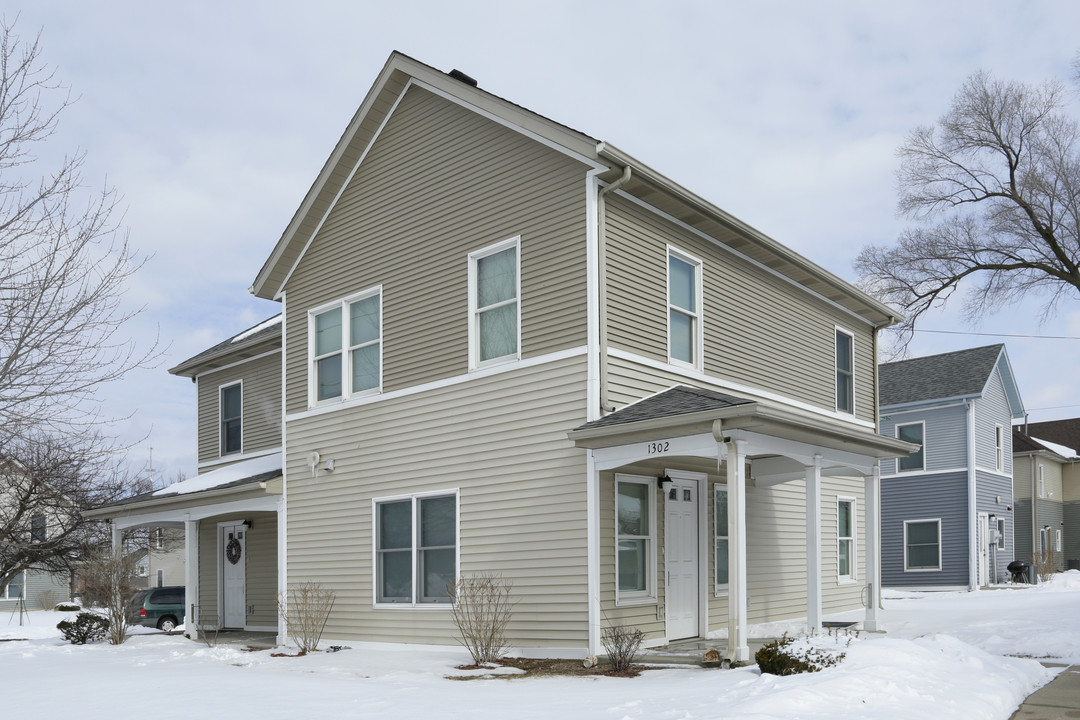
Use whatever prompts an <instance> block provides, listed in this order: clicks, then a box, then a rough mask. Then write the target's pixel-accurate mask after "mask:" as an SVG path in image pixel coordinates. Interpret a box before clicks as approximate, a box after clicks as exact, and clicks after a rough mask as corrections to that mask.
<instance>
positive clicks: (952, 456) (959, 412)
mask: <svg viewBox="0 0 1080 720" xmlns="http://www.w3.org/2000/svg"><path fill="white" fill-rule="evenodd" d="M882 412H883V414H882V417H881V430H880V432H881V434H882V435H885V436H886V437H896V426H897V425H906V424H908V423H914V422H920V421H922V422H925V427H924V428H923V441H924V443H925V450H924V452H923V459H924V461H925V463H926V470H927V471H928V472H929V471H934V470H955V469H956V468H961V467H966V466H967V454H968V448H967V410H966V409H965V408H964V406H963V405H953V406H951V407H943V408H927V409H925V410H918V411H913V412H895V413H890V412H889V411H888V409H885V410H883V411H882ZM881 472H882V474H883V475H891V474H893V473H895V472H896V461H895V460H884V461H882V463H881Z"/></svg>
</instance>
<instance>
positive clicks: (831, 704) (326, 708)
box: [0, 572, 1080, 720]
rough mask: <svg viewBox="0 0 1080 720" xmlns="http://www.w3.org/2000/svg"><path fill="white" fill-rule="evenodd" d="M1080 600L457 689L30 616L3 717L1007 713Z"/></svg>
mask: <svg viewBox="0 0 1080 720" xmlns="http://www.w3.org/2000/svg"><path fill="white" fill-rule="evenodd" d="M901 595H902V596H901ZM1077 607H1080V573H1078V572H1071V573H1066V574H1063V575H1060V576H1058V577H1057V578H1056V579H1055V582H1053V583H1051V584H1049V585H1047V586H1043V587H1039V588H1030V589H1020V590H1014V589H1005V590H994V591H985V592H980V593H973V594H968V593H903V594H894V596H893V597H890V598H889V599H887V600H886V611H885V613H884V619H885V624H886V627H887V629H888V630H889V633H888V636H887V637H885V638H874V639H865V637H866V636H865V635H864V636H863V638H864V639H859V640H856V641H854V642H852V643H851V644H850V646H849V647H848V648H847V657H846V658H845V659H844V661H843V662H841V663H840V664H839V665H838V666H837V667H835V668H832V669H829V670H825V671H823V672H819V673H814V674H807V675H797V676H793V677H783V678H780V677H774V676H771V675H761V674H760V673H759V672H758V670H757V668H756V667H755V668H742V669H737V670H730V671H722V670H704V669H699V668H665V669H658V670H649V671H647V672H645V673H643V674H642V675H641V676H640V677H637V678H607V677H599V678H598V677H547V678H528V679H511V680H506V679H479V680H472V681H469V682H462V681H456V680H448V679H446V677H445V676H446V675H451V674H454V675H461V674H464V673H462V672H461V671H457V670H455V669H454V666H456V665H460V664H464V663H466V662H468V661H469V658H468V655H467V654H466V653H465V652H464V651H463V650H459V649H446V650H432V649H422V650H421V649H415V648H399V649H384V648H380V649H370V648H363V647H359V646H358V647H355V648H354V649H351V650H345V651H342V652H338V653H316V654H313V655H310V656H308V657H302V658H299V657H283V658H274V657H271V656H270V652H269V651H260V652H246V651H243V650H241V649H239V648H237V647H233V646H218V647H214V648H209V647H207V646H205V645H203V644H200V643H193V642H191V641H189V640H186V639H184V638H183V637H182V636H166V635H162V634H159V633H154V632H142V631H140V632H138V633H137V634H136V635H135V636H133V637H132V638H131V639H130V640H129V641H128V642H127V643H125V644H124V645H123V646H121V647H113V646H110V645H107V644H104V643H97V644H94V645H89V646H82V647H79V646H74V645H69V644H67V643H65V642H63V641H62V640H61V639H60V638H59V634H58V633H57V631H56V630H55V629H54V628H55V625H56V622H58V621H59V619H60V618H61V617H63V614H62V613H51V612H34V613H31V614H30V618H29V619H30V624H29V625H26V626H23V627H19V625H18V617H17V616H12V615H9V614H7V613H4V614H0V677H2V678H3V683H4V687H6V688H8V689H9V692H7V693H6V697H5V700H6V702H5V710H6V714H7V715H10V716H13V717H18V716H22V715H24V714H30V713H33V714H36V715H38V716H41V715H42V713H45V714H46V715H47V716H48V717H82V718H87V719H88V720H94V719H96V718H107V717H112V716H113V715H114V714H115V713H116V712H117V710H118V709H123V710H124V711H125V712H130V711H132V710H133V709H134V708H135V707H137V706H141V707H142V708H143V709H145V710H146V711H148V712H152V713H153V715H154V716H155V717H157V718H181V717H183V718H186V717H192V716H194V717H199V716H204V715H206V716H212V717H221V716H237V715H240V716H244V717H256V718H296V717H341V718H395V719H396V720H411V719H413V718H416V719H418V720H419V719H421V718H422V719H423V720H427V718H430V717H432V716H433V714H434V715H435V716H437V717H439V718H458V717H461V718H465V717H469V718H475V717H493V718H509V717H512V718H514V719H515V720H518V719H527V718H558V719H559V720H577V719H579V718H580V719H582V720H584V719H585V718H588V719H589V720H596V719H598V718H600V719H604V718H610V719H611V720H636V719H638V718H641V719H650V720H651V719H653V718H658V719H662V718H672V719H676V718H679V719H682V718H688V719H690V718H692V719H695V720H696V719H698V718H755V719H764V718H796V717H797V718H835V717H845V718H874V719H876V720H884V719H890V718H905V720H906V719H907V718H910V717H912V716H919V715H921V716H923V717H934V718H946V717H955V718H965V719H966V718H976V717H977V718H1008V717H1009V715H1010V714H1011V713H1012V711H1013V710H1014V709H1015V708H1016V707H1017V706H1018V705H1019V703H1020V702H1021V701H1022V700H1023V699H1024V698H1025V697H1026V696H1027V695H1028V693H1030V692H1032V691H1033V690H1035V689H1036V688H1038V687H1039V686H1041V685H1042V684H1043V683H1045V682H1047V681H1048V680H1049V679H1050V678H1051V677H1052V676H1053V672H1052V671H1048V670H1046V669H1044V668H1043V667H1042V666H1041V665H1039V664H1038V663H1037V662H1035V661H1034V660H1029V659H1023V658H1014V657H1003V656H1002V655H1003V654H1004V653H1014V654H1025V655H1032V656H1038V657H1046V656H1051V657H1055V658H1061V659H1065V660H1069V661H1073V662H1080V619H1078V615H1080V613H1077V612H1076V611H1075V608H1077ZM9 621H10V622H9ZM14 638H25V639H14ZM136 698H142V700H141V701H137V700H136Z"/></svg>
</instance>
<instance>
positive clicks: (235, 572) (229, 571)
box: [220, 524, 247, 628]
mask: <svg viewBox="0 0 1080 720" xmlns="http://www.w3.org/2000/svg"><path fill="white" fill-rule="evenodd" d="M246 531H247V528H245V527H244V526H243V525H242V524H237V525H222V526H221V560H220V562H221V604H222V608H221V622H222V624H223V625H224V627H227V628H242V627H244V624H245V622H246V619H247V617H246V614H245V612H244V606H245V604H246V603H247V587H246V577H247V573H246V572H245V567H246V565H247V544H246V539H245V537H244V536H245V535H246V534H247V532H246Z"/></svg>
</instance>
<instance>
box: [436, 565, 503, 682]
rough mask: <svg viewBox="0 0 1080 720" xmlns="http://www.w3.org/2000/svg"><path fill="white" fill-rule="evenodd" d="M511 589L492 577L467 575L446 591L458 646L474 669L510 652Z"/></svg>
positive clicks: (495, 576)
mask: <svg viewBox="0 0 1080 720" xmlns="http://www.w3.org/2000/svg"><path fill="white" fill-rule="evenodd" d="M510 588H511V583H510V581H509V580H506V579H505V578H503V577H501V576H499V575H495V574H493V573H477V574H476V575H466V576H463V577H461V578H460V579H459V580H458V581H457V582H456V583H451V584H450V586H449V587H448V588H447V592H448V593H449V595H450V612H451V615H452V617H453V619H454V624H455V625H457V629H458V633H459V634H460V635H461V644H462V645H464V646H465V649H466V650H468V651H469V654H470V655H472V659H473V663H474V664H476V665H482V664H484V663H489V662H495V661H496V660H498V659H499V658H501V657H502V656H503V655H505V654H506V651H507V650H508V649H509V646H508V645H507V643H506V625H507V623H509V622H510V614H511V612H512V611H513V609H514V605H515V603H514V602H512V601H511V600H510Z"/></svg>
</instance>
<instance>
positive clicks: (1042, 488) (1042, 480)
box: [1039, 463, 1046, 498]
mask: <svg viewBox="0 0 1080 720" xmlns="http://www.w3.org/2000/svg"><path fill="white" fill-rule="evenodd" d="M1039 497H1041V498H1044V497H1046V466H1045V465H1043V464H1042V463H1039Z"/></svg>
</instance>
